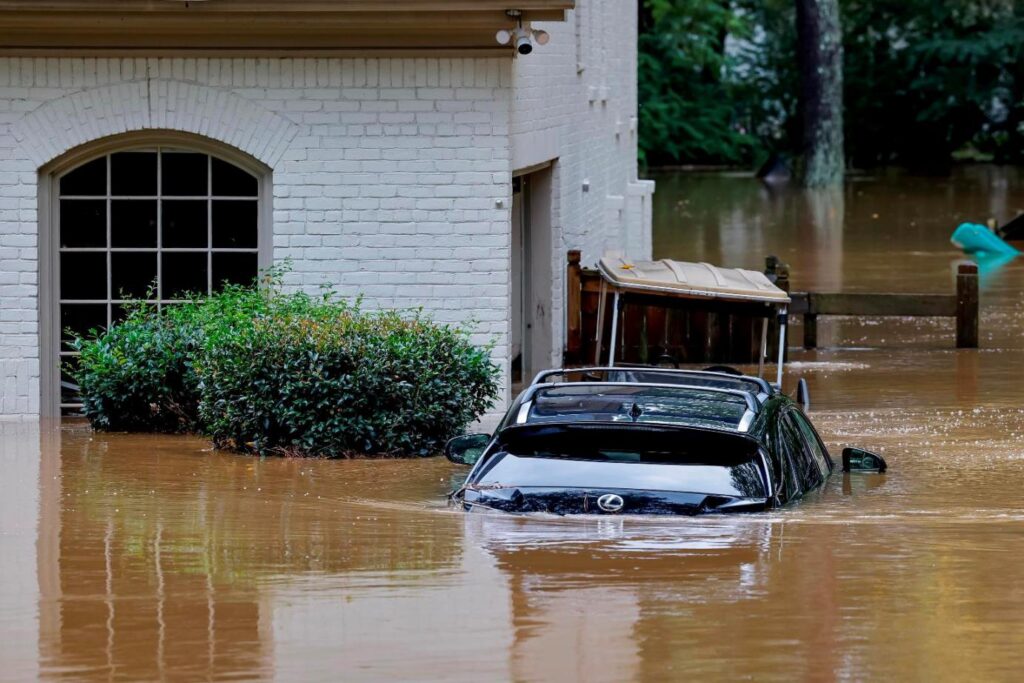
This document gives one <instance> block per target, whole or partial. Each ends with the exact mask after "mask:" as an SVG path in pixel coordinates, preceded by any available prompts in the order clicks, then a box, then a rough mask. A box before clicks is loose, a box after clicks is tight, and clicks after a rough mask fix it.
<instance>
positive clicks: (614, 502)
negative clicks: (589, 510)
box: [597, 493, 626, 512]
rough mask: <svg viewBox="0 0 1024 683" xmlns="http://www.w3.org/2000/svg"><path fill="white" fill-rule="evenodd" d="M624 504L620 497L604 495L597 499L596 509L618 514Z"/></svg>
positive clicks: (610, 494)
mask: <svg viewBox="0 0 1024 683" xmlns="http://www.w3.org/2000/svg"><path fill="white" fill-rule="evenodd" d="M625 504H626V502H625V501H624V500H622V496H617V495H615V494H614V493H606V494H604V495H603V496H601V497H600V498H598V499H597V507H599V508H601V509H602V510H604V511H605V512H618V511H619V510H621V509H622V506H623V505H625Z"/></svg>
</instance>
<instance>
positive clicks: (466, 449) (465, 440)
mask: <svg viewBox="0 0 1024 683" xmlns="http://www.w3.org/2000/svg"><path fill="white" fill-rule="evenodd" d="M490 442H491V436H490V434H464V435H463V436H457V437H455V438H454V439H450V440H449V441H448V443H446V444H445V446H444V456H445V457H446V458H448V459H449V460H451V461H452V462H454V463H458V464H459V465H472V464H473V463H475V462H476V461H477V460H479V459H480V456H481V455H483V454H484V451H485V450H486V449H487V444H489V443H490Z"/></svg>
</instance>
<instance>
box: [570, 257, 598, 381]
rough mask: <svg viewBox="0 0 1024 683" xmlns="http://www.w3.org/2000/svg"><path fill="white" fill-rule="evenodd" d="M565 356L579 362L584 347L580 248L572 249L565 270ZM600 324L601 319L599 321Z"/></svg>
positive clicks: (571, 361) (572, 361) (573, 361)
mask: <svg viewBox="0 0 1024 683" xmlns="http://www.w3.org/2000/svg"><path fill="white" fill-rule="evenodd" d="M565 288H566V292H565V293H566V296H565V316H566V326H565V329H566V333H565V356H566V360H567V361H568V362H570V363H578V362H579V359H580V353H581V351H582V349H583V308H582V304H581V301H582V296H583V282H582V280H581V278H580V250H579V249H570V250H569V254H568V265H567V266H566V271H565ZM598 324H600V321H598Z"/></svg>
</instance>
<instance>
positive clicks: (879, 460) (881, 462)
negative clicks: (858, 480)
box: [843, 448, 888, 474]
mask: <svg viewBox="0 0 1024 683" xmlns="http://www.w3.org/2000/svg"><path fill="white" fill-rule="evenodd" d="M887 468H888V465H886V464H885V458H883V457H882V456H880V455H878V454H877V453H872V452H871V451H866V450H864V449H863V448H844V449H843V472H877V473H879V474H882V473H883V472H885V470H886V469H887Z"/></svg>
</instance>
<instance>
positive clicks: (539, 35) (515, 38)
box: [494, 9, 551, 55]
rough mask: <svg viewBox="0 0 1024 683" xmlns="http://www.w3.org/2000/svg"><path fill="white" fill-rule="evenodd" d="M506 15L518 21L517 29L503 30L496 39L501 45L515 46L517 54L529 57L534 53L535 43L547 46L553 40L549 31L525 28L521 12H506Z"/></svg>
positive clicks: (495, 35) (495, 36) (496, 35)
mask: <svg viewBox="0 0 1024 683" xmlns="http://www.w3.org/2000/svg"><path fill="white" fill-rule="evenodd" d="M505 14H507V15H508V16H509V17H511V18H513V19H515V20H516V27H515V28H514V29H512V30H511V31H510V30H508V29H506V28H503V29H501V30H499V31H498V32H497V33H495V34H494V39H495V40H496V41H498V44H499V45H508V44H509V43H511V44H513V45H514V46H515V48H516V52H518V53H519V54H521V55H528V54H530V53H531V52H533V43H534V42H536V43H537V44H538V45H547V44H548V41H549V40H551V34H549V33H548V32H547V31H541V30H536V31H535V30H533V29H531V28H529V27H524V26H523V13H522V11H521V10H517V9H510V10H506V12H505Z"/></svg>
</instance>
